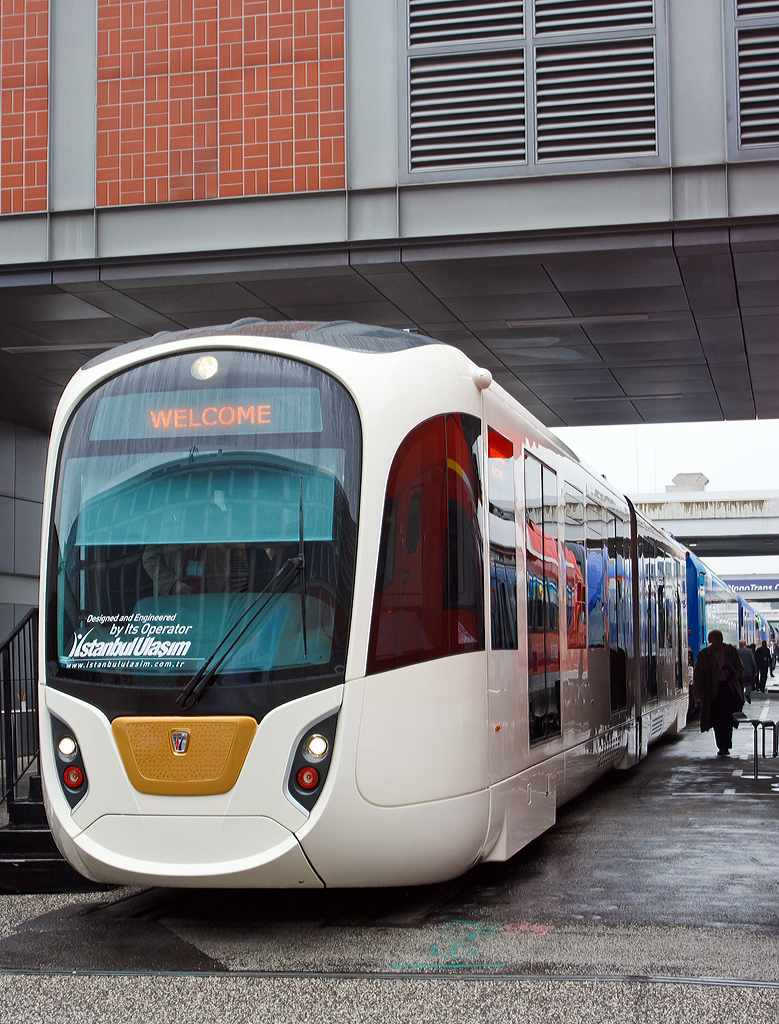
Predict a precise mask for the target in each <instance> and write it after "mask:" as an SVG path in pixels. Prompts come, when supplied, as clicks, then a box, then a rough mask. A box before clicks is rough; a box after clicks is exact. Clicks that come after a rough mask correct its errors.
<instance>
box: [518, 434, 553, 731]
mask: <svg viewBox="0 0 779 1024" xmlns="http://www.w3.org/2000/svg"><path fill="white" fill-rule="evenodd" d="M525 517H526V524H525V543H526V552H527V563H526V564H527V622H528V703H529V719H530V742H531V743H538V742H540V741H542V740H545V739H548V738H549V737H551V736H558V735H559V734H560V634H559V587H560V566H559V553H558V547H557V532H558V531H557V476H556V474H555V473H554V472H553V471H552V470H551V469H549V468H548V467H547V466H544V465H543V464H542V463H541V462H539V461H538V459H536V458H535V457H534V456H532V455H529V454H528V453H525Z"/></svg>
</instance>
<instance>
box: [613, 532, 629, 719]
mask: <svg viewBox="0 0 779 1024" xmlns="http://www.w3.org/2000/svg"><path fill="white" fill-rule="evenodd" d="M624 533H625V530H624V523H623V522H622V520H621V519H620V518H619V516H612V515H610V514H609V515H608V556H609V561H608V565H609V573H608V577H609V578H608V592H609V671H610V676H611V710H612V711H620V710H622V709H623V708H626V707H627V648H626V641H625V611H626V609H625V604H626V600H625V597H626V594H625V557H624Z"/></svg>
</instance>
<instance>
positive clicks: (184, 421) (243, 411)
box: [149, 405, 270, 430]
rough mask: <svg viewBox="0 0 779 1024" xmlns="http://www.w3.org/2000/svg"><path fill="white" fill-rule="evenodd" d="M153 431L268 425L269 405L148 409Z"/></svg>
mask: <svg viewBox="0 0 779 1024" xmlns="http://www.w3.org/2000/svg"><path fill="white" fill-rule="evenodd" d="M149 415H150V416H151V424H152V427H153V428H154V430H170V429H173V430H185V429H188V428H191V427H240V426H241V425H242V424H243V423H253V424H254V425H256V426H263V425H268V424H270V406H269V405H221V406H218V407H217V406H215V405H209V406H206V408H205V409H202V410H201V409H159V410H157V411H155V410H153V409H150V410H149Z"/></svg>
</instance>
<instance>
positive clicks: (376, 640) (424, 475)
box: [367, 414, 484, 674]
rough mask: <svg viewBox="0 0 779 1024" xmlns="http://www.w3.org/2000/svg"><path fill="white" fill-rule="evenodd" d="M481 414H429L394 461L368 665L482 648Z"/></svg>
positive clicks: (377, 668)
mask: <svg viewBox="0 0 779 1024" xmlns="http://www.w3.org/2000/svg"><path fill="white" fill-rule="evenodd" d="M480 443H481V423H480V421H479V420H478V419H477V418H476V417H475V416H468V415H465V414H462V415H460V414H450V415H447V416H436V417H434V418H433V419H430V420H426V421H425V422H424V423H421V424H420V425H419V426H418V427H416V428H415V429H414V430H412V431H411V433H410V434H409V435H408V436H407V437H406V438H405V440H404V441H403V442H402V443H401V445H400V447H399V448H398V451H397V453H396V455H395V458H394V460H393V463H392V467H391V469H390V474H389V479H388V482H387V491H386V495H385V502H384V517H383V522H382V530H381V541H380V546H379V561H378V566H377V572H376V589H375V593H374V601H373V616H372V620H371V632H370V641H369V646H368V669H367V671H368V673H369V674H371V673H375V672H383V671H386V670H387V669H392V668H399V667H400V666H402V665H411V664H414V663H416V662H421V661H430V660H431V659H433V658H443V657H447V656H448V655H450V654H460V653H465V652H468V651H478V650H484V584H483V579H484V576H483V560H482V533H481V526H480V521H481V520H480V517H481V514H482V510H481V505H482V497H481V478H480V472H479V456H478V452H479V446H480Z"/></svg>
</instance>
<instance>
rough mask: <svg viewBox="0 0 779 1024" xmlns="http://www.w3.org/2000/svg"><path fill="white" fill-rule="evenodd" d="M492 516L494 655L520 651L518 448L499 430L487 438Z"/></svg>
mask: <svg viewBox="0 0 779 1024" xmlns="http://www.w3.org/2000/svg"><path fill="white" fill-rule="evenodd" d="M487 448H488V456H489V468H488V473H487V491H488V498H489V512H490V519H489V524H490V621H491V638H492V649H493V651H516V650H517V647H518V645H519V638H518V635H517V546H516V545H517V539H516V527H515V517H514V445H513V444H512V442H511V441H509V440H508V439H507V438H505V437H503V435H502V434H499V433H498V432H497V430H493V429H492V428H490V429H489V432H488V435H487Z"/></svg>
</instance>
